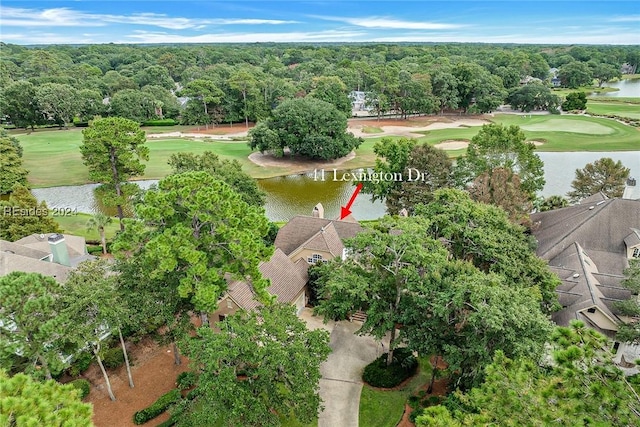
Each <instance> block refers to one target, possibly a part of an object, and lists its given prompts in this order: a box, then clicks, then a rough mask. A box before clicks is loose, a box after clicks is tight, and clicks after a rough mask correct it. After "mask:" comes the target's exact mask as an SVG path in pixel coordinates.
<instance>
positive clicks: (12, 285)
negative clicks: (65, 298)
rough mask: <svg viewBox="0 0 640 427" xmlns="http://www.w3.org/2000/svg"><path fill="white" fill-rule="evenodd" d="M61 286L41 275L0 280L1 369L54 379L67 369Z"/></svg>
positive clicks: (19, 275)
mask: <svg viewBox="0 0 640 427" xmlns="http://www.w3.org/2000/svg"><path fill="white" fill-rule="evenodd" d="M61 294H62V286H61V285H60V283H58V282H56V281H55V280H54V279H53V278H51V277H45V276H43V275H41V274H38V273H23V272H12V273H9V274H8V275H6V276H2V277H0V300H2V305H0V363H1V365H0V368H4V369H8V370H19V371H25V372H26V373H28V374H31V375H33V376H35V377H40V378H42V377H46V378H47V379H51V377H52V373H59V372H60V371H61V370H62V368H63V367H64V363H63V361H62V357H61V353H62V350H63V348H64V339H65V338H66V337H65V331H66V327H67V325H68V323H67V322H66V321H65V319H64V317H63V316H60V315H59V313H58V309H59V301H60V296H61Z"/></svg>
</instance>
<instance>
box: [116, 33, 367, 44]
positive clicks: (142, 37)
mask: <svg viewBox="0 0 640 427" xmlns="http://www.w3.org/2000/svg"><path fill="white" fill-rule="evenodd" d="M363 35H365V33H362V32H357V31H319V32H286V33H284V32H283V33H221V34H199V35H182V34H170V33H164V32H150V31H135V32H134V33H133V34H131V35H128V36H126V37H125V38H124V39H122V40H119V41H115V42H114V43H269V42H272V43H294V42H337V41H350V40H351V41H357V40H358V39H360V38H361V37H362V36H363Z"/></svg>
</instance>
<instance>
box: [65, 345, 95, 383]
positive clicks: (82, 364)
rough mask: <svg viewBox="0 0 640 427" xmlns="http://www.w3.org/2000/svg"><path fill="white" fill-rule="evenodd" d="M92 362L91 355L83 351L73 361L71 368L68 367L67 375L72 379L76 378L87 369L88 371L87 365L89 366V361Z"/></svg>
mask: <svg viewBox="0 0 640 427" xmlns="http://www.w3.org/2000/svg"><path fill="white" fill-rule="evenodd" d="M92 360H93V354H91V353H89V352H88V351H83V352H82V353H80V354H79V355H78V356H76V359H75V360H74V361H73V363H72V364H71V366H69V370H68V372H69V375H71V376H72V377H77V376H78V375H80V374H81V373H83V372H84V371H86V370H87V369H89V365H91V361H92Z"/></svg>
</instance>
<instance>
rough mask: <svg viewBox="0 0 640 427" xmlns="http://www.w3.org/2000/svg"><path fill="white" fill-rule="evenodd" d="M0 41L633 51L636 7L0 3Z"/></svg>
mask: <svg viewBox="0 0 640 427" xmlns="http://www.w3.org/2000/svg"><path fill="white" fill-rule="evenodd" d="M0 41H3V42H5V43H15V44H66V43H216V42H404V41H415V42H486V43H551V44H631V45H638V44H640V1H589V0H577V1H565V2H562V1H536V2H529V1H518V0H505V1H495V2H491V1H448V2H443V1H428V0H414V1H376V0H368V1H242V0H232V1H217V2H216V1H162V0H155V1H135V0H134V1H122V0H102V1H11V0H2V3H1V4H0Z"/></svg>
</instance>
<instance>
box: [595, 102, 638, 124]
mask: <svg viewBox="0 0 640 427" xmlns="http://www.w3.org/2000/svg"><path fill="white" fill-rule="evenodd" d="M587 113H592V114H613V115H616V116H620V117H628V118H630V119H640V103H638V104H630V103H623V102H596V101H592V100H589V102H587Z"/></svg>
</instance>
